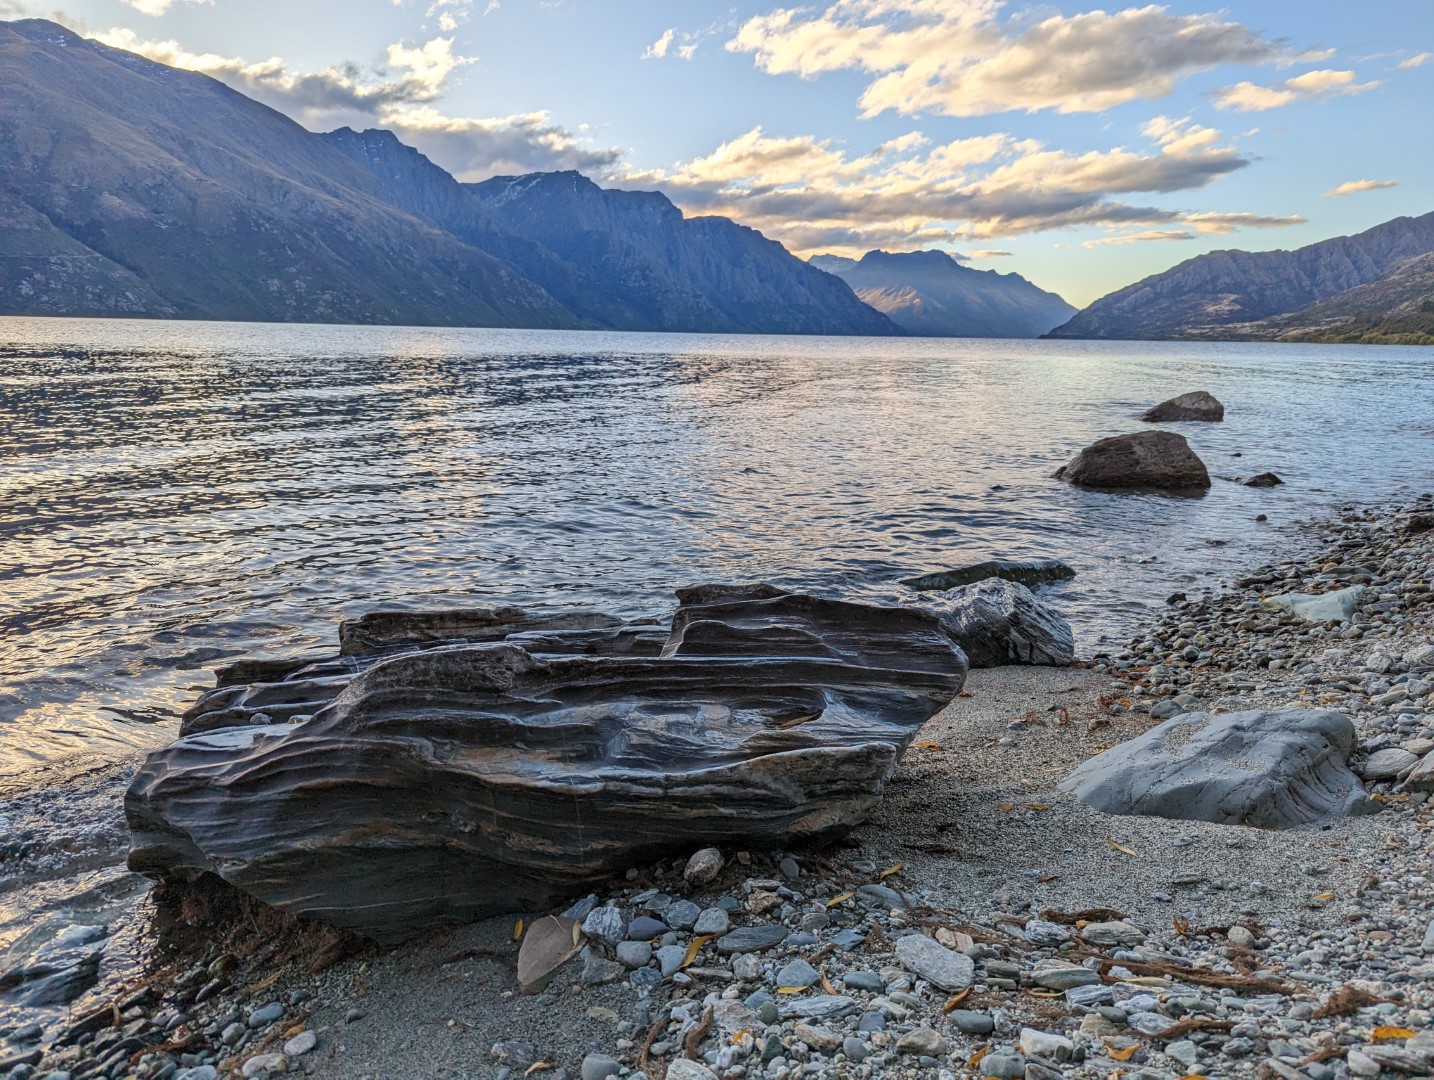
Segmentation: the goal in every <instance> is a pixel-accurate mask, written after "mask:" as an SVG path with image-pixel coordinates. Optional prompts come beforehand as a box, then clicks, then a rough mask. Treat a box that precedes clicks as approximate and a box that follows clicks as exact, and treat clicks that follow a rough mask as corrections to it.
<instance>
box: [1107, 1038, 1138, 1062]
mask: <svg viewBox="0 0 1434 1080" xmlns="http://www.w3.org/2000/svg"><path fill="white" fill-rule="evenodd" d="M1139 1049H1140V1044H1139V1043H1136V1044H1135V1045H1134V1046H1126V1047H1123V1048H1117V1047H1114V1046H1111V1045H1110V1043H1109V1042H1107V1043H1106V1044H1105V1053H1106V1056H1107V1057H1109V1058H1112V1059H1114V1060H1115V1061H1129V1060H1130V1059H1131V1058H1133V1057H1134V1056H1135V1052H1136V1051H1137V1050H1139Z"/></svg>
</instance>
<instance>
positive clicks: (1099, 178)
mask: <svg viewBox="0 0 1434 1080" xmlns="http://www.w3.org/2000/svg"><path fill="white" fill-rule="evenodd" d="M1143 134H1144V135H1145V137H1146V138H1148V139H1149V140H1150V143H1151V145H1150V146H1148V147H1145V148H1143V149H1134V150H1132V149H1127V148H1124V147H1116V148H1114V149H1112V150H1108V151H1092V152H1088V153H1071V152H1068V151H1064V150H1058V149H1052V148H1050V147H1048V146H1046V145H1045V144H1043V143H1040V142H1037V141H1035V140H1030V139H1018V138H1016V137H1015V136H1013V135H1008V134H991V135H982V136H976V137H972V138H966V139H958V140H955V141H953V142H948V143H942V144H937V145H933V144H932V142H931V141H930V140H929V139H927V138H926V137H925V136H923V135H922V134H921V133H919V132H910V133H908V134H906V135H904V136H902V137H900V138H898V139H893V140H890V141H889V142H886V143H883V144H882V145H881V146H878V147H876V148H875V149H873V150H872V151H871V152H869V153H866V154H860V155H853V154H852V153H850V152H848V151H847V150H846V149H844V148H843V147H841V146H839V145H837V144H836V143H834V142H832V141H831V140H824V139H819V138H817V137H815V136H811V135H798V136H778V135H770V134H768V133H767V132H766V131H765V130H764V129H762V128H760V127H758V128H753V129H752V130H751V131H748V132H747V133H746V134H744V135H741V136H739V137H737V138H735V139H732V140H729V141H728V142H725V143H723V144H722V145H721V146H719V147H717V148H716V149H715V150H713V151H712V152H711V153H709V154H705V155H703V156H700V157H697V158H694V159H692V160H691V161H687V162H684V163H681V164H679V165H677V166H675V167H673V168H672V169H666V170H656V171H648V172H630V173H629V174H628V175H627V176H626V177H625V178H624V179H625V181H626V182H627V184H628V185H644V186H645V185H652V186H657V187H660V188H662V190H664V191H665V192H666V193H667V194H668V195H669V196H671V197H672V199H673V200H674V201H675V202H676V203H677V204H678V205H679V206H682V207H683V208H684V209H685V210H687V211H689V212H692V213H714V214H723V215H726V216H731V217H734V218H736V219H738V220H740V221H743V222H746V223H748V224H750V225H752V226H754V227H755V228H758V229H761V230H762V231H763V232H764V233H766V234H768V235H769V236H773V237H775V238H776V239H778V240H781V241H782V242H783V243H785V244H787V245H788V246H789V247H790V248H792V249H793V250H794V251H796V252H798V253H803V254H805V253H812V252H818V251H827V252H836V253H840V254H861V253H863V252H865V251H869V250H871V249H873V248H878V247H896V248H903V249H909V248H911V247H913V246H930V245H933V244H939V245H958V244H959V245H965V244H967V243H969V242H970V241H972V240H977V241H979V240H981V239H984V238H994V237H1004V236H1015V235H1019V234H1023V233H1032V232H1039V231H1043V230H1047V229H1060V228H1065V227H1069V226H1091V225H1094V226H1103V227H1111V228H1124V229H1129V228H1134V227H1140V228H1147V229H1148V228H1153V227H1156V226H1162V225H1166V226H1175V225H1188V228H1189V229H1192V230H1197V231H1221V230H1228V229H1234V228H1240V227H1247V226H1248V227H1267V226H1270V225H1274V224H1276V223H1280V224H1292V223H1294V222H1295V221H1296V220H1298V219H1294V218H1285V219H1276V218H1264V217H1260V216H1258V215H1254V214H1248V215H1240V214H1225V215H1216V214H1189V213H1182V212H1180V211H1174V210H1166V209H1159V208H1155V207H1152V206H1148V205H1140V204H1138V203H1132V202H1130V201H1127V199H1128V197H1130V196H1134V195H1137V194H1141V193H1150V192H1161V193H1170V192H1178V191H1189V190H1195V189H1199V188H1202V187H1204V186H1205V185H1207V184H1209V183H1211V182H1212V181H1214V180H1215V179H1217V178H1219V177H1221V176H1224V175H1226V174H1228V173H1230V172H1233V171H1235V170H1237V169H1240V168H1242V167H1244V166H1245V165H1246V164H1248V162H1247V161H1246V160H1245V159H1244V158H1242V157H1241V156H1240V155H1239V154H1238V152H1237V151H1235V150H1234V149H1233V148H1231V147H1229V146H1228V145H1226V144H1225V143H1224V142H1223V140H1222V138H1221V135H1220V133H1219V132H1218V131H1215V130H1213V129H1210V128H1206V127H1202V126H1201V125H1199V124H1196V123H1194V122H1193V121H1191V120H1189V119H1188V118H1187V119H1171V118H1169V117H1159V118H1157V119H1155V120H1153V121H1151V122H1150V123H1149V124H1147V125H1146V126H1145V129H1144V132H1143Z"/></svg>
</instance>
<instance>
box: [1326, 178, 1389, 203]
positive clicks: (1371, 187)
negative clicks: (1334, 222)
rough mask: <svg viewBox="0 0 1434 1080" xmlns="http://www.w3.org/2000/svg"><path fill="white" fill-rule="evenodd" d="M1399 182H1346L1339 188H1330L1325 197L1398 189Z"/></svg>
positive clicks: (1332, 197)
mask: <svg viewBox="0 0 1434 1080" xmlns="http://www.w3.org/2000/svg"><path fill="white" fill-rule="evenodd" d="M1398 186H1399V181H1398V180H1346V181H1345V182H1344V183H1342V184H1340V185H1339V186H1338V187H1335V188H1330V190H1328V191H1326V192H1325V196H1326V197H1327V198H1331V199H1338V198H1342V197H1343V196H1345V195H1356V194H1358V193H1359V192H1361V191H1382V190H1384V189H1385V188H1392V187H1398Z"/></svg>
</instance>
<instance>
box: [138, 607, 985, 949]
mask: <svg viewBox="0 0 1434 1080" xmlns="http://www.w3.org/2000/svg"><path fill="white" fill-rule="evenodd" d="M770 591H773V592H774V591H775V590H770ZM689 595H696V596H698V597H699V602H687V603H684V604H683V605H682V606H681V607H680V608H679V609H678V613H677V616H676V618H675V619H674V623H673V628H672V632H671V634H670V635H669V636H668V637H667V639H666V641H665V643H664V644H663V647H662V649H661V653H662V655H660V656H651V655H632V654H628V655H592V654H583V653H577V652H574V653H570V654H567V655H564V654H561V653H558V652H541V651H536V646H535V650H534V651H530V650H529V649H527V648H524V647H520V646H519V645H518V644H515V642H516V641H520V640H522V637H523V635H522V634H519V635H516V636H513V637H510V638H508V639H507V640H504V641H498V642H490V643H483V644H469V643H462V644H456V645H455V644H451V643H447V642H445V643H442V644H437V645H432V646H428V647H420V646H415V645H412V644H409V645H406V646H403V647H405V648H407V649H408V651H406V652H399V653H397V654H391V655H383V656H380V657H378V658H377V659H372V658H363V657H348V658H342V659H341V660H338V661H334V662H333V663H334V665H335V666H336V667H342V666H343V665H348V666H349V668H350V669H353V668H361V670H358V672H357V674H354V673H352V671H350V673H349V674H348V676H347V678H348V680H349V681H348V684H347V685H346V686H345V687H344V688H343V689H342V692H340V693H339V694H338V695H337V697H335V698H334V699H333V700H332V701H331V702H330V703H328V704H325V705H323V706H322V707H321V708H319V709H318V710H317V711H316V712H314V713H313V714H312V715H311V716H310V717H309V718H308V719H305V720H302V721H301V722H298V723H290V724H267V725H261V726H247V727H229V728H225V729H222V730H211V731H209V732H208V733H205V734H200V735H195V736H193V737H190V738H186V739H182V740H181V741H180V742H178V743H176V744H175V745H174V746H171V747H169V748H167V749H164V750H161V751H158V752H157V753H155V754H153V755H151V756H150V758H149V760H148V761H147V762H146V764H145V766H144V767H143V768H142V769H141V770H140V771H139V773H138V775H137V776H136V778H135V780H134V783H133V785H132V787H131V788H130V791H129V793H128V795H127V797H126V814H127V817H128V819H129V824H130V828H131V831H132V834H133V840H132V847H131V853H130V865H131V867H132V868H134V869H135V870H138V871H140V872H142V873H145V874H148V875H150V876H151V877H155V878H159V879H161V880H164V881H167V882H176V883H183V882H186V881H190V880H193V879H195V878H198V877H201V876H203V875H206V874H214V875H217V876H219V877H220V878H222V879H224V880H225V881H227V882H229V883H230V884H232V885H234V886H236V887H238V888H239V889H241V890H243V891H245V892H247V893H249V894H251V895H253V896H255V897H257V898H258V899H260V900H262V901H264V902H265V903H268V904H270V905H272V906H274V907H276V908H279V909H282V910H285V911H288V912H291V913H294V914H298V915H308V916H313V917H317V918H322V919H325V920H328V921H330V922H332V923H334V924H337V925H339V926H341V927H344V928H346V929H349V930H353V931H357V932H359V933H362V934H365V935H368V936H370V937H372V938H374V939H376V940H378V941H380V942H385V943H391V942H397V941H401V940H403V939H405V938H407V937H410V936H412V935H414V934H417V933H420V932H422V931H424V930H427V929H429V928H431V927H436V926H441V925H445V924H451V923H455V922H460V921H464V920H468V919H472V918H477V917H481V916H484V915H489V914H496V913H499V912H507V911H521V910H541V909H543V908H545V907H549V906H551V905H552V904H554V903H555V902H556V901H558V900H559V899H561V898H563V897H564V896H566V895H568V894H570V893H573V892H576V891H579V890H580V889H582V888H584V887H585V886H587V885H588V884H590V883H591V882H593V881H594V880H597V879H601V878H603V877H605V876H607V875H609V874H612V873H614V872H616V871H620V870H622V869H623V868H625V867H626V866H629V865H633V864H635V863H639V862H642V861H644V860H648V859H653V858H657V857H662V856H666V855H669V854H671V853H672V852H675V851H680V852H690V851H691V850H692V849H693V848H694V847H700V846H702V845H704V844H711V845H721V844H726V843H741V844H743V845H762V844H789V843H791V842H793V841H794V840H799V839H801V838H804V837H811V836H816V835H820V834H825V833H830V832H833V831H838V830H842V829H845V828H847V827H850V826H852V825H854V824H856V823H858V822H860V821H861V820H863V819H864V818H865V817H866V816H867V814H868V813H870V811H871V810H872V809H873V808H874V807H875V806H876V804H877V803H878V802H879V800H880V798H881V795H882V791H883V789H884V786H885V784H886V781H887V779H888V778H889V777H890V776H891V774H892V773H893V771H894V770H895V768H896V764H897V762H898V761H899V759H900V757H901V755H902V753H903V752H904V751H905V750H906V748H907V746H908V745H909V744H910V742H911V740H912V739H913V738H914V736H915V734H916V732H917V730H918V729H919V728H920V727H921V725H922V724H923V723H925V721H926V720H927V719H929V718H930V717H931V716H932V715H933V714H934V713H936V712H937V711H939V710H940V709H941V708H943V707H944V706H945V705H946V704H947V703H948V702H949V701H950V700H951V699H952V698H953V697H954V696H955V695H956V693H957V692H958V691H959V690H960V687H961V685H962V682H963V680H964V675H965V669H966V662H965V658H964V656H963V655H962V653H961V651H960V649H959V648H958V646H957V645H956V643H955V641H954V640H953V639H952V637H951V636H950V634H949V633H948V632H947V631H946V630H945V629H944V628H943V626H942V625H941V623H940V622H939V621H938V620H937V619H936V618H935V617H933V616H931V615H929V614H925V613H922V612H918V611H912V610H901V609H882V608H873V607H866V606H862V605H857V604H849V603H840V602H835V601H826V600H818V599H814V598H812V597H806V596H789V595H775V596H768V597H766V598H761V599H753V598H751V597H752V596H753V595H754V594H753V592H752V591H750V590H748V591H742V592H736V593H729V592H724V591H722V590H720V589H710V588H709V589H705V590H698V591H697V592H696V593H693V594H689ZM618 629H620V628H615V627H603V628H598V630H596V631H594V630H591V629H587V630H582V629H579V630H573V631H570V632H569V633H571V634H572V635H577V636H578V637H579V638H581V636H582V635H592V634H593V633H601V634H613V633H615V632H616V630H618ZM535 633H536V634H537V635H538V639H539V640H546V641H548V642H553V641H554V640H556V641H557V643H559V644H561V643H562V639H563V635H564V632H563V631H547V632H544V631H536V632H535ZM365 663H367V666H366V667H363V666H362V665H364V664H365ZM301 675H302V672H296V673H294V674H293V675H291V676H290V679H289V681H281V682H278V683H272V684H267V685H266V686H263V687H251V688H244V687H233V688H230V689H235V690H247V691H248V692H249V693H251V694H256V693H257V694H262V695H263V696H264V697H265V701H266V707H267V708H269V710H270V715H271V716H275V715H281V714H284V713H285V712H288V713H289V714H290V715H296V714H295V713H294V712H293V710H296V709H299V708H304V707H308V705H310V704H311V700H312V697H313V689H312V685H313V684H314V683H315V682H316V681H318V680H316V679H312V678H309V679H306V678H301V677H299V676H301ZM328 677H332V678H338V676H337V675H333V676H328ZM286 692H287V693H288V694H289V695H290V698H289V699H288V700H285V693H286ZM227 707H228V708H231V709H233V708H235V706H233V705H232V703H231V705H229V706H227ZM240 719H241V721H242V720H243V715H242V713H241V714H240ZM247 719H248V720H249V721H252V720H253V716H252V714H250V715H249V716H248V718H247Z"/></svg>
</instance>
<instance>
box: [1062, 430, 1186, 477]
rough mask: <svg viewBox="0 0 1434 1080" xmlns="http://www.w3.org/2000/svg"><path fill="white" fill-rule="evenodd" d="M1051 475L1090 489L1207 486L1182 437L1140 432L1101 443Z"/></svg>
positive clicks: (1092, 445) (1166, 432) (1167, 433)
mask: <svg viewBox="0 0 1434 1080" xmlns="http://www.w3.org/2000/svg"><path fill="white" fill-rule="evenodd" d="M1053 475H1054V477H1055V478H1056V479H1057V480H1068V481H1070V482H1071V483H1072V484H1078V485H1080V486H1081V487H1092V488H1113V489H1121V488H1160V489H1164V490H1168V491H1189V490H1196V489H1203V488H1208V487H1209V486H1210V472H1209V470H1208V469H1206V468H1205V463H1204V462H1203V461H1201V460H1200V459H1199V457H1197V456H1196V454H1195V451H1193V450H1191V449H1190V444H1189V443H1188V442H1186V441H1185V436H1184V435H1177V434H1175V432H1173V431H1140V432H1136V433H1135V434H1133V435H1116V436H1113V437H1112V438H1109V439H1101V440H1100V441H1099V442H1097V443H1092V444H1091V445H1090V446H1087V447H1086V448H1085V449H1084V450H1082V451H1081V452H1080V453H1079V454H1077V455H1076V456H1075V458H1074V460H1072V461H1071V463H1070V464H1069V465H1065V466H1062V467H1061V468H1059V469H1057V470H1056V471H1055V473H1054V474H1053Z"/></svg>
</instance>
